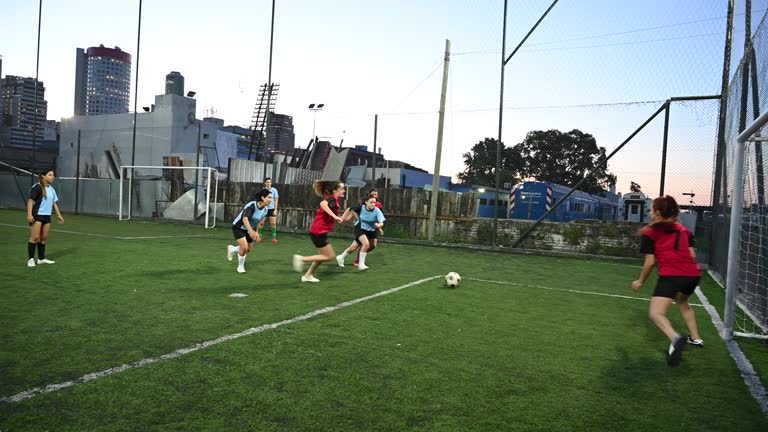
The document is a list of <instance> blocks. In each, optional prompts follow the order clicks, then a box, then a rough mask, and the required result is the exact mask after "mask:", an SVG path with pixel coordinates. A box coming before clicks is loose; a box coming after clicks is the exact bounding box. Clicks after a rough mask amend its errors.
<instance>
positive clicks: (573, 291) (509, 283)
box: [467, 278, 703, 306]
mask: <svg viewBox="0 0 768 432" xmlns="http://www.w3.org/2000/svg"><path fill="white" fill-rule="evenodd" d="M467 279H468V280H474V281H478V282H487V283H495V284H500V285H515V286H520V287H527V288H537V289H544V290H549V291H561V292H569V293H576V294H588V295H596V296H603V297H615V298H624V299H630V300H640V301H645V302H648V301H650V299H647V298H644V297H633V296H626V295H621V294H607V293H600V292H594V291H579V290H572V289H566V288H552V287H546V286H542V285H528V284H521V283H516V282H500V281H492V280H486V279H475V278H467ZM689 304H690V305H691V306H703V305H701V304H698V303H689Z"/></svg>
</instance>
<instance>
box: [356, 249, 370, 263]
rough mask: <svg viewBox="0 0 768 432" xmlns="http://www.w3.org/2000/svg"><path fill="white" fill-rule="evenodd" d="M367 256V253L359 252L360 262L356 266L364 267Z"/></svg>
mask: <svg viewBox="0 0 768 432" xmlns="http://www.w3.org/2000/svg"><path fill="white" fill-rule="evenodd" d="M367 255H368V252H360V262H359V263H358V264H360V265H365V257H366V256H367Z"/></svg>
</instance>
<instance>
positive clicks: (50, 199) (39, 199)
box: [29, 183, 59, 216]
mask: <svg viewBox="0 0 768 432" xmlns="http://www.w3.org/2000/svg"><path fill="white" fill-rule="evenodd" d="M29 199H31V200H32V201H33V202H34V204H33V206H32V214H35V215H38V216H50V215H51V213H52V212H53V205H54V204H55V203H56V202H58V201H59V196H58V195H57V194H56V189H54V188H53V186H51V185H48V186H46V187H45V196H43V187H42V185H40V183H35V185H34V186H32V189H31V190H30V191H29Z"/></svg>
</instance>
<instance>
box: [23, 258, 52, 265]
mask: <svg viewBox="0 0 768 432" xmlns="http://www.w3.org/2000/svg"><path fill="white" fill-rule="evenodd" d="M37 263H38V264H56V261H51V260H49V259H48V258H43V259H39V260H37ZM27 265H29V264H27Z"/></svg>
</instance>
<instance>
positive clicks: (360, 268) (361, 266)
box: [357, 264, 370, 271]
mask: <svg viewBox="0 0 768 432" xmlns="http://www.w3.org/2000/svg"><path fill="white" fill-rule="evenodd" d="M369 268H370V267H368V266H367V265H365V264H359V265H358V266H357V269H358V270H360V271H363V270H368V269H369Z"/></svg>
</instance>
